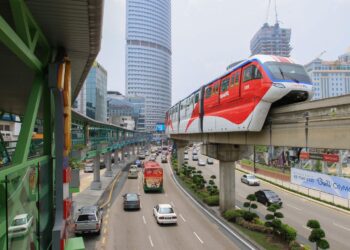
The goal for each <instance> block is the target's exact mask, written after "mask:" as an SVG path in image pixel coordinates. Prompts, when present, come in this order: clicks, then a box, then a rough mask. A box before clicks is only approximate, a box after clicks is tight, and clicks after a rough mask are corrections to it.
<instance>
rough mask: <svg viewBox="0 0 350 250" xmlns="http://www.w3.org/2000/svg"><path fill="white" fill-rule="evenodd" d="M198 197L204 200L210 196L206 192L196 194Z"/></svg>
mask: <svg viewBox="0 0 350 250" xmlns="http://www.w3.org/2000/svg"><path fill="white" fill-rule="evenodd" d="M198 196H199V197H200V198H201V199H202V200H204V199H205V198H207V197H209V196H210V195H209V193H208V192H205V191H199V192H198Z"/></svg>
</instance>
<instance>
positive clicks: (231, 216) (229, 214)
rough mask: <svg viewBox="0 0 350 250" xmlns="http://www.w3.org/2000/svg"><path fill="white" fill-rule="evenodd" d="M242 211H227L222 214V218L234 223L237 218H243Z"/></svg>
mask: <svg viewBox="0 0 350 250" xmlns="http://www.w3.org/2000/svg"><path fill="white" fill-rule="evenodd" d="M243 213H244V211H243V210H240V209H228V210H226V211H225V212H224V214H223V216H224V218H225V219H226V220H228V221H231V222H236V219H237V218H238V217H243Z"/></svg>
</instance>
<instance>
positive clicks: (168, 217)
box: [153, 204, 177, 224]
mask: <svg viewBox="0 0 350 250" xmlns="http://www.w3.org/2000/svg"><path fill="white" fill-rule="evenodd" d="M153 215H154V217H155V218H156V221H157V223H158V224H177V216H176V213H175V212H174V209H173V207H172V206H171V205H170V204H158V205H156V206H155V207H154V208H153Z"/></svg>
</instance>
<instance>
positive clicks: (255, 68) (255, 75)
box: [253, 66, 262, 79]
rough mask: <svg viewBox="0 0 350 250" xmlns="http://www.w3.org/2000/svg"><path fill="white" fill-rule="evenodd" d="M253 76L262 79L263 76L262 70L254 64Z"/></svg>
mask: <svg viewBox="0 0 350 250" xmlns="http://www.w3.org/2000/svg"><path fill="white" fill-rule="evenodd" d="M253 78H254V79H261V78H262V75H261V72H260V70H259V69H258V68H257V67H255V66H253Z"/></svg>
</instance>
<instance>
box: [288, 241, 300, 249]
mask: <svg viewBox="0 0 350 250" xmlns="http://www.w3.org/2000/svg"><path fill="white" fill-rule="evenodd" d="M288 246H289V249H290V250H301V249H302V246H301V245H300V244H299V242H297V241H296V240H292V241H291V242H290V243H289V245H288Z"/></svg>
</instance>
